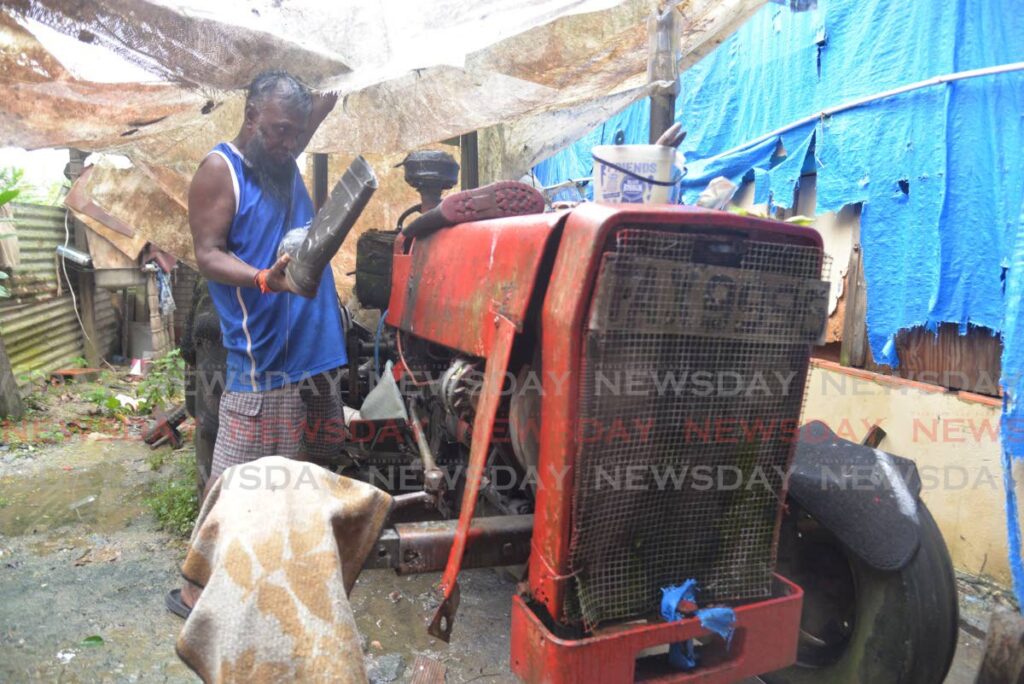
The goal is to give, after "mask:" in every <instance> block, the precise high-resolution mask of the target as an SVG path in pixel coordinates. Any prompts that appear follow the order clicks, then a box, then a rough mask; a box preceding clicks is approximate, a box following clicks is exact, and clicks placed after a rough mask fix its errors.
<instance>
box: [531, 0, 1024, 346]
mask: <svg viewBox="0 0 1024 684" xmlns="http://www.w3.org/2000/svg"><path fill="white" fill-rule="evenodd" d="M925 29H926V30H925ZM1022 32H1024V15H1022V14H1020V13H1019V12H1016V11H1014V2H1013V0H998V1H996V2H992V3H970V2H967V0H958V1H957V2H952V3H902V2H898V1H897V0H881V1H879V2H876V3H873V4H868V5H864V4H863V3H858V2H855V1H854V0H835V1H834V2H829V3H828V4H825V3H821V4H820V5H819V7H818V8H817V9H815V10H812V11H809V12H805V13H793V12H790V11H789V10H787V9H785V8H780V7H778V6H775V5H769V6H766V7H764V8H763V9H762V10H761V11H760V12H758V13H757V14H756V15H755V16H754V17H753V18H752V19H751V20H750V21H749V22H747V23H746V24H745V25H744V26H743V27H742V28H741V29H740V30H739V31H738V32H737V33H736V34H734V35H733V36H732V37H730V38H729V39H727V40H726V41H725V42H724V43H723V44H722V45H721V46H720V47H719V48H718V49H717V50H716V51H715V52H714V53H712V55H710V56H709V57H707V58H706V59H704V60H702V61H701V62H700V63H698V64H697V65H695V66H694V67H693V68H691V69H690V70H688V71H687V72H686V73H684V74H683V76H682V77H681V90H680V92H681V96H680V98H679V101H678V103H677V111H676V114H677V116H676V118H677V120H680V121H682V122H683V125H684V128H686V129H688V130H689V135H688V137H687V139H686V142H685V143H684V151H685V153H686V155H687V158H688V160H690V162H689V166H690V174H688V176H687V178H685V179H684V181H683V183H684V189H685V190H686V191H687V196H686V199H687V201H693V200H694V199H695V198H696V196H697V194H698V193H699V192H700V191H701V190H703V189H704V187H706V185H707V182H708V181H710V180H711V179H712V178H713V177H714V176H716V175H722V176H725V177H727V178H729V179H730V180H733V181H734V182H735V181H736V180H738V179H740V178H743V177H745V176H746V175H747V174H748V173H752V175H753V177H754V181H755V191H756V192H757V194H758V197H759V198H760V199H762V200H763V199H766V198H767V197H769V196H770V198H771V200H772V202H773V203H774V204H776V205H777V206H788V205H789V204H790V203H791V202H792V189H793V188H794V187H795V186H796V184H797V183H798V182H799V178H800V175H801V173H802V171H803V162H804V161H805V160H804V158H803V155H804V153H809V152H810V150H811V144H812V136H813V145H814V155H813V161H814V165H815V167H816V170H817V198H818V206H817V212H818V213H825V212H828V211H838V210H840V209H841V208H842V207H843V206H845V205H849V204H854V203H863V208H862V213H861V243H862V245H863V249H864V269H865V277H866V280H867V289H868V292H869V293H870V294H869V297H868V312H867V317H868V336H869V341H870V344H871V348H872V352H873V356H874V358H875V360H876V361H878V362H880V363H889V364H896V363H898V359H897V358H896V353H895V338H896V334H897V333H898V332H899V331H900V330H903V329H906V328H911V327H914V326H919V325H923V326H927V327H930V328H933V329H934V328H936V327H937V326H938V324H939V323H942V322H954V323H957V324H959V325H960V326H961V328H962V329H966V326H967V325H968V324H974V325H980V326H985V327H989V328H991V329H993V330H995V331H998V330H1000V329H1001V326H1002V323H1003V321H1002V291H1001V286H1002V283H1001V275H1002V266H1003V265H1004V261H1005V259H1006V256H1007V250H1008V248H1009V244H1008V237H1007V236H1008V235H1011V234H1012V231H1013V226H1014V225H1015V221H1016V213H1017V207H1016V206H1015V205H1014V203H1015V202H1016V198H1017V197H1020V196H1021V194H1022V192H1024V169H1022V167H1021V166H1020V165H1019V164H1015V163H1013V162H1012V161H1010V160H1013V159H1015V158H1016V157H1017V156H1018V152H1019V150H1020V149H1022V148H1024V120H1022V119H1021V118H1020V117H1019V116H1015V115H1007V113H1013V112H1020V111H1024V87H1022V83H1024V74H1021V73H1011V74H1003V75H998V76H986V77H981V78H977V79H972V80H969V81H961V82H953V83H950V84H948V85H940V86H932V87H928V88H924V89H921V90H917V91H913V92H909V93H905V94H901V95H897V96H893V97H888V98H885V99H880V100H876V101H873V102H870V103H867V104H865V105H863V106H860V107H857V108H855V109H850V110H847V111H843V112H840V113H837V114H835V115H833V116H830V117H827V118H825V119H823V120H819V121H817V122H814V123H807V124H804V125H802V126H800V127H799V128H796V129H794V130H790V131H787V132H786V133H784V134H783V135H782V136H780V137H781V139H782V144H783V147H784V148H785V149H786V150H787V152H788V153H789V156H788V157H786V158H785V159H782V160H778V159H776V160H773V159H772V157H773V154H774V152H775V144H776V141H775V140H766V141H763V142H761V143H757V144H756V145H750V146H748V147H746V148H743V147H741V146H743V145H744V144H745V143H746V141H750V140H756V139H757V138H759V137H760V136H763V135H764V134H765V133H766V132H768V131H773V130H777V129H779V128H781V127H783V126H786V125H787V124H789V123H790V122H794V121H800V120H801V119H803V118H805V117H807V116H809V115H812V114H814V113H815V112H820V111H823V110H825V109H827V108H829V107H834V106H836V105H840V104H842V103H845V102H850V101H854V100H857V99H861V98H864V97H868V96H870V95H872V94H875V93H880V92H885V91H887V90H889V89H892V88H895V87H899V86H903V85H906V84H908V83H913V82H917V81H920V80H924V79H927V78H932V77H935V76H939V75H943V74H951V73H955V72H958V71H964V70H969V69H975V68H983V67H991V66H996V65H1001V64H1010V63H1015V62H1019V61H1022V60H1024V43H1022V42H1021V41H1019V40H1016V36H1019V35H1021V33H1022ZM631 111H639V106H638V105H634V106H633V107H631V108H630V109H629V110H627V111H626V112H623V113H622V114H621V115H620V116H621V117H623V118H626V117H628V116H629V115H630V112H631ZM628 135H629V134H627V137H628ZM573 147H574V148H575V147H576V145H574V146H573ZM738 147H739V148H740V149H739V151H737V152H734V153H731V154H729V155H728V156H727V157H715V156H714V155H716V154H718V153H719V152H721V151H723V150H733V149H734V148H738ZM557 156H558V157H562V159H556V160H548V161H546V162H543V163H541V164H539V165H538V166H537V170H538V175H539V176H540V177H541V181H542V182H543V183H544V184H546V185H547V184H554V183H555V182H558V181H560V180H564V179H565V178H569V177H579V176H581V175H583V176H585V175H589V172H590V170H589V168H581V167H582V166H583V165H582V164H580V165H573V164H571V163H570V164H569V165H568V166H569V167H570V168H568V169H567V171H568V172H567V173H564V175H562V174H558V175H556V174H550V173H546V170H547V169H550V168H557V167H559V166H560V165H563V164H565V162H566V158H568V159H569V160H570V161H571V160H572V158H573V157H576V158H582V156H583V155H581V154H580V152H579V151H578V150H573V151H571V152H570V151H569V150H567V151H566V152H564V153H562V154H560V155H557ZM702 159H703V160H704V161H703V162H701V161H695V160H702ZM587 161H589V159H587ZM901 180H905V181H906V183H905V184H904V186H903V187H902V188H901V185H900V183H899V181H901ZM904 190H906V192H905V191H904ZM979 245H983V246H984V247H983V248H981V249H979ZM840 266H841V265H840Z"/></svg>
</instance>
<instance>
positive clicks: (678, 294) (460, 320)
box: [192, 155, 958, 684]
mask: <svg viewBox="0 0 1024 684" xmlns="http://www.w3.org/2000/svg"><path fill="white" fill-rule="evenodd" d="M445 164H447V162H446V161H445V160H444V159H442V158H441V157H439V156H436V155H435V156H434V157H424V158H418V157H411V158H410V160H409V161H408V162H407V165H406V173H407V178H408V179H409V180H410V181H411V182H412V183H413V185H414V186H415V187H417V188H419V189H420V190H421V192H422V193H423V200H424V201H423V204H422V205H420V207H419V209H420V210H425V209H429V208H430V206H432V205H433V204H434V203H436V201H437V198H438V197H440V189H443V188H444V187H451V184H452V183H454V178H450V177H447V178H446V174H447V173H448V171H446V169H447V168H448V167H445ZM407 213H408V212H407ZM399 228H401V226H399ZM357 253H358V261H359V266H358V267H357V285H356V292H357V294H358V295H359V296H360V298H361V299H362V300H363V302H364V304H365V305H367V306H369V307H373V306H376V307H378V308H381V309H383V310H384V311H385V312H384V313H383V314H382V319H381V324H380V326H378V328H377V329H376V330H375V331H374V330H370V329H366V328H362V327H361V326H359V325H357V324H354V325H353V327H352V328H351V329H350V330H349V334H348V346H349V359H350V363H351V366H350V373H349V378H348V386H347V389H346V391H347V392H348V398H347V403H348V404H349V405H351V406H353V407H356V408H360V407H361V408H362V415H361V416H359V417H357V418H355V419H354V420H352V422H351V423H350V424H349V431H350V433H351V436H350V439H351V441H350V442H349V443H348V444H346V446H345V451H346V454H347V459H349V460H350V461H351V465H349V467H348V469H346V470H345V474H346V475H350V476H355V477H362V478H366V479H368V480H369V481H374V478H379V477H381V475H382V474H384V475H385V480H378V483H379V484H381V486H387V487H388V488H389V489H392V490H393V491H395V492H396V493H401V491H400V489H401V482H396V480H395V478H388V477H386V474H387V473H389V472H396V471H395V469H404V470H403V472H406V473H408V472H412V473H413V480H414V482H413V487H412V490H414V491H415V492H418V493H417V494H414V495H413V496H412V497H411V498H412V499H415V500H416V501H419V502H421V503H422V505H421V506H419V507H410V508H408V509H406V510H404V511H401V512H400V515H402V516H404V519H405V522H395V523H394V524H392V525H391V526H390V527H389V528H388V529H386V530H385V532H384V534H383V535H382V536H381V540H380V544H379V548H378V551H377V553H376V554H374V558H372V559H371V561H370V564H371V565H373V566H375V567H392V568H395V569H396V570H398V571H399V572H403V573H409V572H436V571H438V570H442V569H443V571H444V572H443V576H442V579H441V583H440V591H441V593H442V595H441V596H440V597H439V598H440V607H439V608H438V611H437V613H436V615H434V616H433V619H432V622H431V625H430V631H431V633H432V634H434V635H436V636H438V637H440V638H442V639H444V640H446V641H447V640H448V639H450V638H458V634H457V632H458V627H457V619H456V617H457V609H458V603H459V586H458V573H459V570H460V569H461V568H467V567H481V566H489V565H495V566H496V565H514V564H523V565H525V567H526V580H525V581H524V582H523V583H522V584H521V585H520V590H519V592H518V595H517V596H515V597H514V599H513V602H514V605H513V610H512V624H511V648H512V651H511V657H510V665H511V668H512V670H513V671H514V672H515V673H516V674H517V675H518V676H519V677H521V678H522V679H523V680H525V681H527V682H551V683H555V682H559V683H560V682H587V683H588V684H596V683H598V682H608V683H616V684H618V683H621V682H630V681H658V682H737V681H741V680H743V679H745V678H747V677H750V676H754V675H759V676H761V677H762V678H763V679H764V680H766V681H769V682H779V683H782V682H794V683H795V682H818V683H825V684H832V683H839V682H843V683H850V684H854V683H858V684H868V683H870V684H880V683H885V682H894V683H895V682H900V683H908V682H910V683H916V684H939V683H940V682H942V681H943V679H944V677H945V674H946V672H947V670H948V668H949V665H950V662H951V660H952V657H953V653H954V650H955V647H956V640H957V629H958V626H957V596H956V585H955V578H954V574H953V569H952V566H951V563H950V559H949V556H948V553H947V551H946V548H945V546H944V543H943V540H942V537H941V535H940V533H939V530H938V528H937V527H936V524H935V522H934V520H933V519H932V517H931V515H930V514H929V513H928V510H927V508H926V507H925V506H924V504H923V503H922V502H921V500H920V499H919V497H918V494H919V492H920V487H921V484H920V480H919V478H918V476H917V472H916V469H915V468H914V465H913V463H912V462H910V461H907V460H905V459H901V458H899V457H896V456H891V455H889V454H886V453H884V452H882V451H880V450H878V449H875V448H872V447H870V446H865V445H859V444H854V443H851V442H848V441H846V440H843V439H840V438H838V437H837V436H836V435H835V434H833V433H832V432H831V431H830V430H829V429H828V428H827V426H825V425H823V424H820V423H812V424H809V425H803V426H801V425H800V423H799V421H800V416H801V411H802V407H803V402H804V388H805V385H806V381H807V377H808V366H809V355H810V351H811V347H812V346H813V345H814V344H815V342H816V340H817V339H818V338H819V335H820V333H821V331H822V329H823V326H824V325H825V322H826V320H827V315H828V313H827V293H828V282H827V279H826V278H825V277H823V272H824V269H825V268H826V264H827V259H826V257H825V255H824V254H823V251H822V243H821V239H820V237H819V236H818V234H817V233H816V232H815V231H814V230H812V229H807V228H801V227H797V226H793V225H789V224H784V223H780V222H776V221H771V220H765V219H759V218H752V217H741V216H737V215H733V214H729V213H725V212H715V211H708V210H702V209H697V208H691V207H682V206H650V207H647V206H639V205H617V206H611V205H595V204H582V205H580V206H578V207H576V208H574V209H571V210H569V211H563V212H557V213H555V212H552V213H544V214H535V215H529V216H517V217H511V218H503V219H496V220H491V221H480V222H475V223H464V224H461V225H457V226H452V227H446V228H441V229H439V230H435V231H434V232H432V233H429V234H427V235H420V236H419V237H416V238H411V237H408V236H406V235H403V234H402V233H401V232H400V231H373V232H370V233H367V234H364V235H363V236H361V238H360V241H359V245H358V249H357ZM209 315H210V313H209V311H208V309H207V310H206V312H205V313H204V310H203V308H202V306H200V309H199V311H198V313H197V314H195V315H194V316H193V319H194V320H195V325H194V327H195V330H196V332H197V333H198V332H199V331H200V330H204V329H210V330H212V328H210V326H209V325H206V328H204V326H203V323H202V321H203V320H206V319H204V316H206V317H207V318H208V317H209ZM207 332H208V334H206V335H205V337H204V335H201V334H193V335H192V339H194V340H196V344H195V347H196V349H197V353H196V361H197V366H198V369H199V371H200V373H199V375H201V374H202V373H204V372H205V373H207V374H209V373H215V372H216V370H215V366H216V355H217V344H216V341H215V340H211V339H208V338H212V337H213V336H214V335H213V334H212V333H209V330H207ZM204 345H205V346H204ZM204 359H209V360H207V361H204ZM204 364H205V365H204ZM203 387H207V388H211V387H216V383H215V382H214V383H210V382H208V381H206V382H203V383H201V385H200V387H199V389H200V391H199V392H198V400H199V404H201V405H200V406H198V407H194V408H195V410H194V415H197V414H198V415H200V416H205V420H206V421H207V422H206V424H204V425H200V429H199V430H198V431H197V433H198V434H199V435H200V437H199V440H198V441H199V442H200V444H199V445H198V451H199V452H201V453H200V460H201V461H202V452H204V446H203V444H202V443H201V442H202V439H203V438H202V435H203V434H206V435H209V434H215V424H214V425H213V426H212V427H211V425H210V424H209V421H210V420H211V414H213V417H212V420H215V406H216V399H215V397H213V396H212V395H211V394H210V392H208V391H207V392H205V394H204V391H202V388H203ZM371 388H372V389H371ZM211 430H212V433H211ZM200 470H202V464H201V466H200ZM400 480H401V481H402V482H404V483H405V485H406V490H407V491H408V484H409V478H408V477H402V478H400ZM408 498H409V497H403V500H407V499H408ZM410 516H412V517H413V518H419V520H415V519H414V520H409V518H410ZM396 519H397V520H401V519H403V518H402V517H399V518H396ZM688 580H693V582H692V583H691V584H690V586H692V587H696V588H697V589H698V591H697V592H696V593H695V594H693V595H692V605H687V604H689V603H691V601H683V602H681V603H679V605H676V604H674V603H673V605H672V606H671V608H672V609H673V610H671V611H670V612H674V613H676V614H675V616H669V617H670V618H671V619H669V620H666V619H665V618H664V617H663V616H661V615H659V606H660V605H661V604H662V603H663V596H665V595H666V594H665V591H664V590H667V589H669V588H671V587H678V586H679V585H683V584H684V583H686V582H687V581H688ZM709 606H718V607H723V606H724V607H728V608H730V609H731V610H732V615H733V617H734V622H733V624H732V627H731V630H730V634H731V637H730V638H729V639H728V640H727V639H725V638H723V637H722V636H719V635H718V634H716V633H715V630H713V629H711V628H709V627H708V626H706V625H705V624H704V622H703V620H702V617H701V616H700V614H699V613H697V612H696V611H697V610H699V609H700V608H703V607H709ZM453 633H454V637H453ZM680 647H682V648H684V649H685V650H686V652H687V653H689V654H692V655H693V656H694V657H693V662H691V663H690V664H689V665H688V666H687V667H684V668H682V669H681V668H680V666H679V663H678V662H675V661H673V659H672V657H671V652H672V650H673V648H676V649H679V648H680Z"/></svg>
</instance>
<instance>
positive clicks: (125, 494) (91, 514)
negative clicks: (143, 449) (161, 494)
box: [0, 463, 145, 537]
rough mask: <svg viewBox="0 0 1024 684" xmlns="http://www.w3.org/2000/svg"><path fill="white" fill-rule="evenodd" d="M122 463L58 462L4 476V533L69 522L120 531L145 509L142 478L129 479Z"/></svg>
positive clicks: (0, 485)
mask: <svg viewBox="0 0 1024 684" xmlns="http://www.w3.org/2000/svg"><path fill="white" fill-rule="evenodd" d="M127 474H128V472H127V470H126V469H125V467H124V466H123V465H121V464H119V463H98V464H95V465H92V466H90V467H87V468H84V469H80V470H79V469H76V470H63V469H62V468H53V469H48V470H44V471H42V472H40V473H38V474H35V475H31V476H28V477H8V478H5V479H4V480H3V481H2V482H0V496H2V497H3V499H4V500H5V501H6V505H5V506H4V507H3V508H0V534H3V535H5V536H8V537H17V536H22V535H27V534H37V533H42V532H47V531H49V530H53V529H57V528H61V527H66V526H68V525H81V526H85V527H87V528H88V529H89V531H91V532H114V531H117V530H120V529H124V528H125V527H126V526H127V525H128V523H130V522H131V521H132V520H133V519H135V518H137V517H138V516H139V515H140V514H142V513H143V511H144V509H143V507H142V498H143V496H144V493H145V488H144V486H143V485H142V484H135V485H132V484H130V483H128V482H126V479H127V477H126V476H127Z"/></svg>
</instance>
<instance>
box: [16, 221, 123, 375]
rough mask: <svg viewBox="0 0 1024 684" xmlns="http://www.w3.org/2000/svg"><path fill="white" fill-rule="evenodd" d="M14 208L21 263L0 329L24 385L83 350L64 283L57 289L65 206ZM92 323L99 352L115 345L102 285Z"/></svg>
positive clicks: (113, 322)
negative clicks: (35, 374) (56, 253)
mask: <svg viewBox="0 0 1024 684" xmlns="http://www.w3.org/2000/svg"><path fill="white" fill-rule="evenodd" d="M13 208H14V220H15V232H16V233H17V235H18V246H19V248H20V251H21V263H20V264H19V266H17V267H16V268H14V269H12V273H11V278H10V281H9V286H10V289H11V295H12V296H11V298H10V299H8V300H4V301H0V334H2V335H3V338H4V345H5V346H6V348H7V355H8V357H9V358H10V361H11V368H12V369H13V370H14V375H15V378H16V379H17V380H18V384H19V386H25V385H26V384H28V383H29V382H30V381H31V380H32V374H33V371H40V372H43V373H48V372H49V371H51V370H55V369H57V368H60V367H61V366H66V365H69V364H70V363H71V362H72V361H73V360H74V359H76V358H78V357H82V356H84V354H85V350H84V347H83V344H82V341H83V338H82V330H81V327H80V325H79V322H78V318H77V317H76V316H75V308H74V304H73V303H72V299H71V295H70V293H69V292H68V289H67V287H66V285H65V286H64V287H63V288H62V294H61V295H58V294H57V282H58V281H57V278H58V274H57V262H56V260H55V258H54V250H55V249H56V247H57V245H61V244H64V237H65V234H64V217H65V212H64V209H63V208H61V207H43V206H36V205H31V204H15V205H14V207H13ZM72 280H74V276H73V275H72ZM96 328H97V337H98V338H99V339H98V344H99V348H100V351H101V353H103V354H105V355H106V354H110V353H111V352H112V351H114V350H116V349H117V347H118V346H119V343H120V340H119V339H118V335H117V331H118V320H117V316H116V313H115V311H114V308H113V306H112V303H111V298H110V294H109V293H107V292H104V291H102V290H98V291H97V293H96Z"/></svg>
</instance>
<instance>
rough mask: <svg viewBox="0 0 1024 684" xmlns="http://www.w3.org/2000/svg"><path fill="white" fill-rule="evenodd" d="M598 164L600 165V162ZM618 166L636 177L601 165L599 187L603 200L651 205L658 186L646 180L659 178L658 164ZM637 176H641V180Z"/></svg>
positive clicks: (622, 163) (625, 163)
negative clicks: (652, 195) (652, 196)
mask: <svg viewBox="0 0 1024 684" xmlns="http://www.w3.org/2000/svg"><path fill="white" fill-rule="evenodd" d="M598 163H599V164H600V162H598ZM618 166H621V167H622V168H623V169H625V170H627V171H629V172H630V173H632V174H635V176H633V175H628V174H625V173H622V172H621V171H619V170H617V169H613V168H611V167H610V166H606V165H604V164H600V169H601V174H600V186H599V187H600V189H601V195H602V199H603V200H604V201H606V202H626V203H630V204H644V203H649V202H650V201H651V194H652V193H653V191H654V189H655V188H656V187H657V186H655V185H654V184H653V183H648V182H647V180H646V179H649V178H650V179H653V178H656V177H657V175H658V164H657V163H656V162H621V163H619V164H618ZM636 176H640V178H637V177H636Z"/></svg>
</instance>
